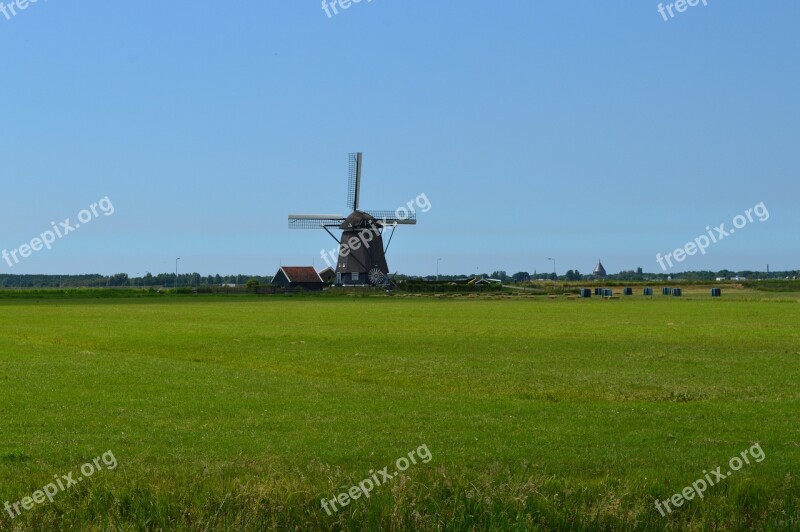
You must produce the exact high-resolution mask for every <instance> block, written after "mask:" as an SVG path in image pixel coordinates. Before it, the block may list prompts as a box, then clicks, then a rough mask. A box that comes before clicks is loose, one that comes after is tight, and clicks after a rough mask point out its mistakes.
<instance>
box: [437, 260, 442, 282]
mask: <svg viewBox="0 0 800 532" xmlns="http://www.w3.org/2000/svg"><path fill="white" fill-rule="evenodd" d="M440 262H442V259H436V280H437V281H438V280H439V263H440Z"/></svg>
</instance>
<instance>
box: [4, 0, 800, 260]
mask: <svg viewBox="0 0 800 532" xmlns="http://www.w3.org/2000/svg"><path fill="white" fill-rule="evenodd" d="M6 3H8V2H6ZM657 5H658V3H657V2H654V1H642V0H637V1H636V2H630V1H621V0H617V1H606V2H540V1H535V2H530V1H506V2H475V1H463V2H457V3H456V2H446V3H445V2H427V1H426V2H422V1H416V2H415V1H400V0H373V1H372V2H370V3H367V2H366V0H365V1H364V2H362V3H360V4H358V5H353V6H352V7H351V8H350V9H349V10H347V11H341V12H340V14H339V15H337V16H334V17H332V18H328V16H327V15H326V14H325V12H324V11H323V10H322V9H321V6H320V2H318V1H308V2H306V1H298V0H292V1H283V2H273V1H269V2H255V1H249V2H206V1H197V0H195V1H192V2H189V1H186V0H175V1H171V2H152V1H141V2H102V3H101V2H91V3H88V2H71V1H53V0H39V2H38V3H35V4H30V5H29V6H28V8H27V9H26V10H24V11H19V10H18V12H17V15H16V16H12V17H11V19H10V20H7V19H6V17H5V16H3V15H2V14H0V55H1V56H2V57H1V58H0V82H1V83H2V84H1V85H0V86H1V87H2V99H1V100H0V156H1V157H2V161H1V163H0V176H2V186H3V196H2V197H3V207H4V208H3V209H2V212H0V220H1V221H0V247H2V248H6V249H8V250H11V249H14V248H17V247H18V246H20V245H21V244H24V243H26V242H27V243H30V241H31V239H32V238H34V237H36V236H37V235H38V234H40V233H41V232H43V231H45V230H47V229H48V228H50V222H51V221H60V220H64V219H65V218H67V217H70V218H72V221H73V222H74V221H75V217H76V215H77V213H78V212H79V211H80V210H81V209H83V208H85V207H88V206H89V205H91V204H92V203H94V202H96V201H98V200H99V199H100V198H102V197H105V196H108V197H109V198H110V200H111V202H112V203H113V205H114V208H115V212H114V214H113V215H112V216H109V217H105V216H102V214H101V216H100V218H99V219H97V220H94V221H93V222H91V223H90V224H86V225H84V226H82V227H80V229H78V230H76V231H75V232H73V233H71V234H69V235H67V236H65V237H64V238H62V239H59V240H57V241H56V242H55V243H54V244H53V249H52V250H46V249H43V250H41V251H38V252H35V253H33V254H32V255H31V256H30V257H28V258H24V259H22V260H21V261H20V262H19V264H16V265H15V266H14V267H13V268H10V267H8V265H7V264H6V263H5V262H0V272H3V273H88V272H93V273H95V272H96V273H103V274H107V273H114V272H126V273H129V274H135V273H137V272H142V273H144V272H145V271H150V272H153V273H155V272H161V271H171V270H172V269H174V258H175V257H177V256H180V257H182V261H181V270H182V271H198V272H200V273H202V274H208V273H218V272H219V273H239V272H242V273H245V272H246V273H260V274H266V275H269V274H272V273H274V271H275V270H276V268H277V266H278V265H279V264H280V263H281V262H282V263H283V264H284V265H303V264H311V263H312V262H313V263H314V264H316V266H317V267H320V266H322V264H323V262H322V260H321V259H320V258H319V252H320V250H321V249H322V248H323V247H324V248H325V249H330V248H331V247H332V246H333V245H334V243H333V241H332V240H331V239H330V237H329V236H328V235H326V234H325V233H324V232H322V231H290V230H289V229H287V222H286V217H287V215H288V214H290V213H307V212H308V213H317V212H325V213H337V212H339V213H344V212H345V193H346V178H347V154H348V152H351V151H363V152H364V154H365V155H364V157H365V159H364V181H363V188H362V206H363V207H364V208H372V209H395V208H397V207H399V206H401V205H403V204H405V203H406V202H407V201H409V200H413V199H414V198H415V197H417V195H419V194H422V193H424V194H425V195H426V196H427V197H428V198H429V199H430V202H431V204H432V208H431V209H430V211H429V212H427V213H419V215H418V218H419V224H418V225H417V226H416V227H401V228H400V229H398V232H397V234H396V235H395V239H394V241H393V243H392V246H391V249H390V251H389V256H388V259H389V264H390V267H391V269H392V271H400V272H403V273H410V274H430V273H433V272H434V271H435V268H436V259H438V258H442V259H443V260H442V262H441V271H442V273H462V272H463V273H469V272H474V271H476V269H478V268H479V269H480V270H481V271H487V272H491V271H492V270H495V269H505V270H507V271H508V272H509V273H513V272H516V271H520V270H525V271H530V272H533V271H534V270H538V271H540V272H541V271H549V270H550V269H551V268H552V266H551V263H550V262H549V261H548V260H547V258H548V257H555V258H556V259H557V262H558V264H557V265H558V269H559V271H560V272H562V273H563V271H565V270H566V269H570V268H577V269H579V270H580V271H581V272H583V273H588V272H590V271H591V269H592V268H593V267H594V265H595V263H596V262H597V259H598V258H602V259H603V262H604V264H605V266H606V268H607V269H608V270H609V271H610V272H615V271H619V270H624V269H634V268H636V267H639V266H641V267H643V268H644V269H645V270H646V271H656V270H657V269H658V265H657V264H656V262H655V255H656V253H659V252H661V253H666V252H669V251H672V250H674V249H675V248H677V247H680V246H683V245H684V244H685V243H686V242H687V241H689V240H692V239H694V238H695V237H697V236H698V235H700V234H703V233H705V227H706V226H709V225H710V226H714V225H718V224H720V223H726V226H727V227H728V228H730V227H731V220H732V219H733V217H734V216H735V215H737V214H739V213H741V212H743V211H745V210H746V209H748V208H750V207H753V206H754V205H756V204H758V203H760V202H764V204H765V205H766V206H767V208H768V210H769V213H770V219H769V220H768V221H766V222H763V223H761V222H757V221H756V222H754V223H753V224H749V225H748V226H747V227H746V228H744V229H742V230H740V231H739V232H737V233H736V234H734V235H731V236H730V237H728V238H726V239H725V240H723V241H721V242H719V243H717V244H714V245H713V246H711V247H710V248H709V250H708V252H707V254H706V255H705V256H699V255H698V256H694V257H690V258H689V259H687V260H686V261H685V262H683V263H682V264H681V265H680V267H678V268H676V269H677V270H699V269H712V270H716V269H720V268H723V267H728V268H731V269H736V270H738V269H764V268H766V263H767V262H769V264H770V266H771V267H772V268H773V269H774V270H777V269H794V268H800V254H798V249H799V248H800V246H798V244H800V238H799V237H798V229H799V228H800V184H798V181H799V178H800V161H798V157H799V155H798V153H799V151H800V150H798V138H800V135H799V134H800V112H798V111H800V107H799V106H798V94H800V69H798V57H800V53H799V52H800V40H798V37H797V24H798V21H800V4H798V3H797V2H790V1H788V0H787V1H776V2H763V3H761V2H759V3H756V2H745V1H730V0H726V1H725V2H723V1H721V0H709V1H708V6H703V5H702V4H700V5H698V6H697V7H692V8H689V9H688V10H687V11H686V12H684V13H682V14H678V15H677V16H676V17H675V18H674V19H672V20H669V21H667V22H665V21H664V20H663V18H662V17H661V15H659V14H658V12H657V10H656V8H657Z"/></svg>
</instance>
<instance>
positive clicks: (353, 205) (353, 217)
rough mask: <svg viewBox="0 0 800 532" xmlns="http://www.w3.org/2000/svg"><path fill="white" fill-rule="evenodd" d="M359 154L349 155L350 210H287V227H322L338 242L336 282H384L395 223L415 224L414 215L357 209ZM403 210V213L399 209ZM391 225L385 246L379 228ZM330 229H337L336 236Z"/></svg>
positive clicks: (380, 283) (348, 196)
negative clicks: (322, 212)
mask: <svg viewBox="0 0 800 532" xmlns="http://www.w3.org/2000/svg"><path fill="white" fill-rule="evenodd" d="M361 161H362V154H361V153H360V152H359V153H351V154H350V156H349V179H348V184H347V208H348V209H352V212H351V213H350V214H349V215H347V216H342V215H339V214H290V215H289V229H318V228H322V229H324V230H325V231H327V233H328V234H329V235H331V238H333V239H334V240H336V241H337V242H339V258H338V260H337V263H336V284H337V285H348V286H350V285H373V286H388V285H390V284H391V282H390V281H389V266H387V264H386V251H387V249H388V248H389V244H391V243H392V237H393V236H394V231H395V229H397V226H398V225H415V224H416V223H417V215H416V213H415V212H413V211H411V210H410V209H405V208H403V209H398V210H397V211H362V210H359V199H360V196H361ZM401 211H402V212H403V214H404V216H401V215H400V214H399V213H400V212H401ZM389 227H391V228H392V232H391V234H390V235H389V240H388V242H387V243H386V247H384V245H383V232H384V231H385V230H386V229H387V228H389ZM331 230H334V231H336V230H341V231H342V236H341V237H340V238H337V237H336V236H335V235H334V234H333V232H332V231H331Z"/></svg>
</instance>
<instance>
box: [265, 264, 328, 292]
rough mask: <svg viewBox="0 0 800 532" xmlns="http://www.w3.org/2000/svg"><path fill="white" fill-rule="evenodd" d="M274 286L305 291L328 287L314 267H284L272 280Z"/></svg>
mask: <svg viewBox="0 0 800 532" xmlns="http://www.w3.org/2000/svg"><path fill="white" fill-rule="evenodd" d="M272 284H273V285H275V286H280V287H283V288H303V289H305V290H322V289H323V288H324V287H325V285H326V283H325V281H323V280H322V277H320V276H319V274H318V273H317V270H315V269H314V268H313V266H283V267H281V269H280V270H278V273H276V274H275V277H273V278H272Z"/></svg>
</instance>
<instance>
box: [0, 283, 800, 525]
mask: <svg viewBox="0 0 800 532" xmlns="http://www.w3.org/2000/svg"><path fill="white" fill-rule="evenodd" d="M705 292H706V290H705V289H702V293H703V294H704V293H705ZM726 295H727V294H726ZM701 296H702V294H701V293H700V292H698V294H697V295H696V296H693V295H692V294H691V293H690V294H688V297H685V298H681V299H678V298H666V297H661V296H654V298H653V299H652V300H650V299H645V298H643V297H634V298H630V299H620V300H616V301H601V300H597V299H592V300H590V301H579V300H565V298H563V297H561V298H560V300H556V301H551V300H548V299H546V298H541V297H539V298H531V297H520V298H512V299H500V298H499V297H497V296H493V297H492V298H486V299H478V300H469V299H468V298H466V297H441V298H432V297H431V298H428V297H407V298H403V297H393V298H392V297H376V298H355V297H351V298H331V297H317V298H314V297H310V298H303V297H300V298H298V297H289V298H287V297H267V298H255V297H254V298H249V297H248V298H224V297H205V296H199V297H195V298H189V297H187V298H180V297H171V298H170V297H168V298H153V299H150V298H146V299H141V298H140V299H51V300H35V299H31V300H23V299H20V300H17V299H15V300H2V301H0V331H2V332H1V333H0V390H2V391H1V392H0V407H2V424H1V425H0V434H2V438H0V504H2V503H3V502H4V501H7V500H8V501H11V502H13V501H18V500H21V499H22V498H23V497H25V496H30V495H31V494H32V493H33V492H34V491H35V490H38V489H40V488H41V487H42V486H44V485H46V484H47V483H49V482H51V481H52V480H53V476H54V475H56V474H58V475H62V474H67V473H68V472H76V476H77V472H79V468H80V466H81V465H82V464H84V463H85V462H87V461H91V460H92V458H94V457H97V456H100V455H101V454H102V453H104V452H106V451H108V450H111V451H113V454H114V456H115V457H116V459H117V460H118V463H119V466H118V467H117V468H116V469H114V470H104V471H100V472H97V473H95V474H94V475H93V476H92V477H91V478H89V479H85V481H83V482H81V483H80V484H79V485H77V486H73V487H71V488H69V489H67V490H66V491H64V492H62V493H59V494H58V495H56V497H55V500H54V502H53V503H45V504H41V505H36V506H35V507H34V509H32V510H30V511H25V512H23V514H22V515H21V516H19V517H17V518H16V519H14V520H12V519H10V517H9V516H8V514H7V513H5V512H4V511H3V513H2V514H0V529H3V530H5V529H14V528H18V529H20V530H23V529H24V530H29V529H50V528H81V529H97V530H100V529H121V530H141V529H153V530H154V529H191V530H206V529H226V530H227V529H241V530H262V529H272V528H276V527H279V528H282V529H283V528H286V529H302V530H308V529H378V528H381V529H389V530H401V529H403V530H404V529H408V528H415V529H427V530H433V529H439V528H441V529H446V530H464V529H514V530H524V529H536V528H542V529H579V528H596V529H609V530H610V529H658V530H660V529H664V528H673V529H684V528H688V529H753V528H764V529H789V528H797V527H798V525H800V490H799V489H798V488H800V483H799V482H798V479H797V472H798V468H797V466H798V464H800V431H799V430H798V425H797V419H798V417H797V413H798V412H800V384H799V383H800V365H798V360H799V359H800V330H799V329H798V328H797V323H798V322H799V321H800V305H798V304H797V303H798V296H797V294H790V293H780V294H776V295H774V296H773V295H767V296H764V295H762V294H756V293H751V292H741V293H738V294H736V295H734V294H731V296H732V297H723V299H721V300H711V299H710V298H707V297H701ZM778 296H779V297H778ZM504 297H509V296H504ZM755 443H759V444H760V445H761V448H762V449H763V451H764V453H765V455H766V458H765V459H764V460H763V461H762V462H760V463H755V462H753V463H752V464H751V465H748V466H745V467H744V468H742V470H740V471H738V472H736V473H734V474H733V475H731V476H730V477H729V478H728V479H726V480H725V481H724V482H721V483H720V484H719V485H717V486H713V487H711V488H709V489H708V491H707V493H706V495H705V497H704V498H703V499H695V500H692V501H688V502H687V503H686V504H684V505H683V506H682V507H681V508H678V509H677V510H676V511H674V512H673V513H671V514H668V515H667V516H666V517H662V516H661V515H660V514H659V513H658V512H657V511H656V510H655V508H654V506H653V501H654V500H655V499H656V498H659V499H661V500H664V499H666V498H668V497H670V496H671V495H672V494H674V493H677V492H679V491H681V490H682V489H683V488H684V487H685V486H687V485H690V484H691V483H692V482H693V481H695V480H696V479H698V478H701V477H702V476H703V472H704V470H712V469H714V468H716V467H717V466H719V465H723V466H724V465H727V463H728V460H729V459H730V458H731V457H733V456H737V455H739V454H740V452H741V451H743V450H745V449H747V448H749V447H751V446H752V445H753V444H755ZM423 444H424V445H427V447H428V448H429V449H430V452H431V454H432V456H433V459H432V460H431V461H430V462H429V463H418V464H417V465H413V466H411V467H410V469H409V470H408V471H406V472H405V473H404V474H402V475H400V476H398V477H397V478H395V479H393V480H392V481H391V482H389V483H387V484H386V485H385V486H381V487H378V488H376V489H375V490H374V491H373V493H372V495H371V497H370V498H368V499H364V498H362V499H360V500H357V501H354V502H352V503H351V504H349V505H348V506H347V507H346V508H344V509H343V510H342V511H340V512H338V513H336V514H335V515H332V516H328V515H327V513H326V512H325V511H324V510H322V509H321V507H320V499H321V498H323V497H325V498H327V499H331V498H332V497H334V496H336V495H337V494H339V493H340V492H343V491H346V490H347V489H349V488H350V487H351V486H352V485H354V484H356V483H358V482H359V481H360V480H362V479H364V478H367V477H369V476H370V474H371V473H370V471H372V470H375V471H377V470H380V469H382V468H383V467H385V466H390V469H389V470H390V471H392V470H394V468H395V466H394V464H395V460H396V459H398V458H399V457H401V456H406V455H407V453H408V452H409V451H411V450H414V449H417V448H418V447H419V446H421V445H423Z"/></svg>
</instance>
